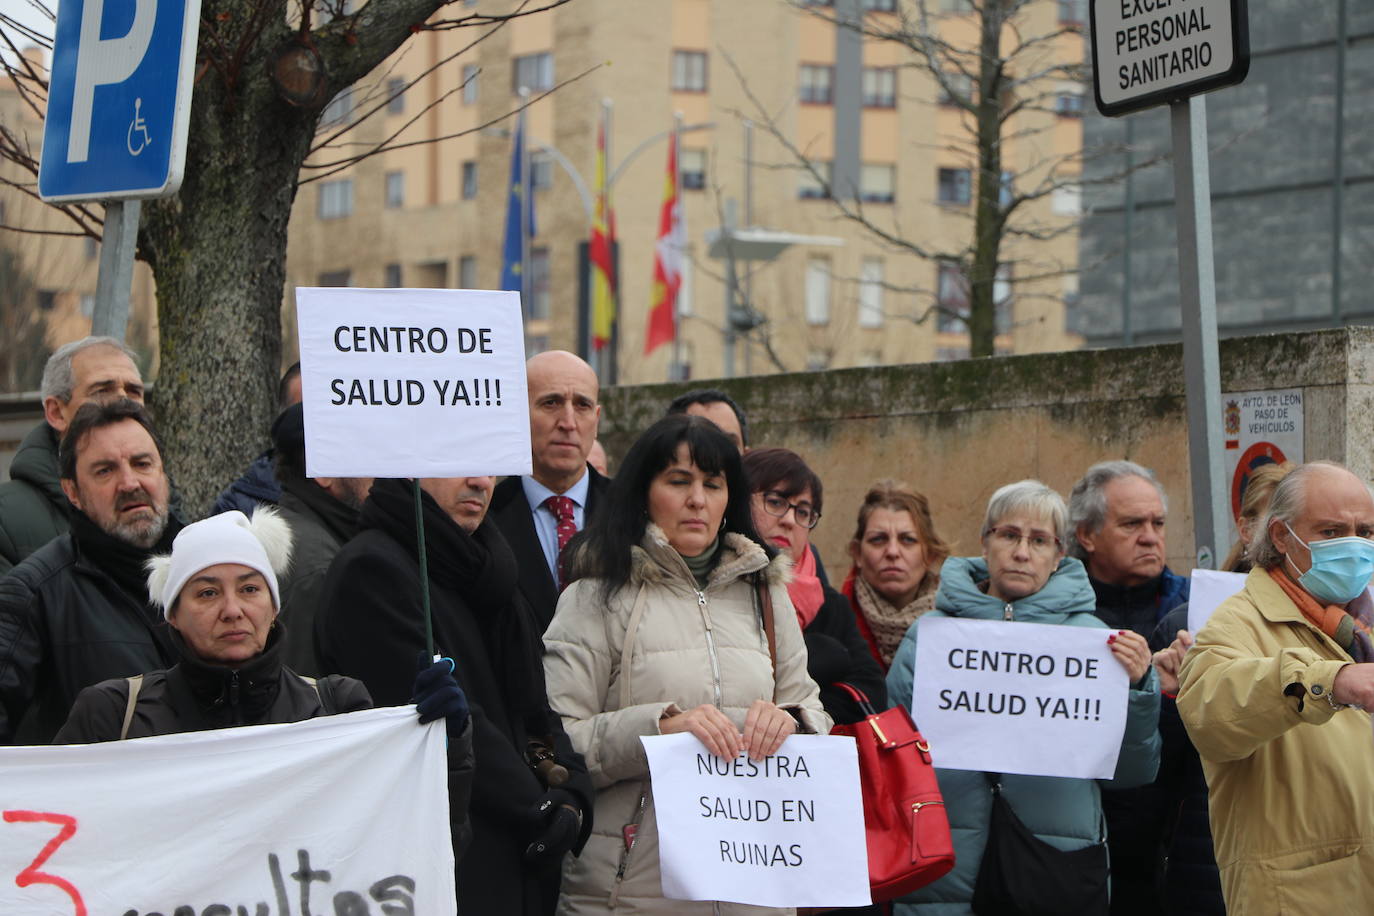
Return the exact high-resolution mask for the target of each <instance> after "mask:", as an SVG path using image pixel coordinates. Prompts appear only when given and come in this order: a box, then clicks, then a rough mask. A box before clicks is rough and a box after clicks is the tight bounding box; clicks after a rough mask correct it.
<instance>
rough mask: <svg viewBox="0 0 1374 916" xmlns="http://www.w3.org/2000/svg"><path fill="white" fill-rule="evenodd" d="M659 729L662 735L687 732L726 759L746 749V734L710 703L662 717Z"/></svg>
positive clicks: (709, 749) (730, 758)
mask: <svg viewBox="0 0 1374 916" xmlns="http://www.w3.org/2000/svg"><path fill="white" fill-rule="evenodd" d="M658 731H659V734H661V735H676V734H679V733H681V732H688V733H690V734H691V735H692V736H693V737H694V738H696V739H697V740H698V741H700V742H701V743H702V744H704V745H706V749H707V750H708V751H710V752H711V753H712V754H715V755H716V756H717V757H724V758H726V759H727V760H733V759H734V758H735V757H738V756H739V754H740V752H741V751H742V750H744V737H743V736H742V735H741V734H740V733H739V729H737V728H735V723H733V722H731V721H730V718H729V717H728V716H727V715H725V713H723V712H721V711H720V710H719V709H717V708H716V707H715V706H712V705H711V704H710V703H702V704H701V705H700V706H698V707H696V708H695V709H689V710H687V711H686V712H680V713H677V714H676V715H672V716H669V717H668V718H666V719H662V720H660V721H659V723H658Z"/></svg>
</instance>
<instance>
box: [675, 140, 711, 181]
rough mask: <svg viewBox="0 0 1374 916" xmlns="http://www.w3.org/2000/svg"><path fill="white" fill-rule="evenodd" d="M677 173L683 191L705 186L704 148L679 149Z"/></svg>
mask: <svg viewBox="0 0 1374 916" xmlns="http://www.w3.org/2000/svg"><path fill="white" fill-rule="evenodd" d="M678 175H679V176H680V177H681V180H682V189H683V190H684V191H700V190H702V189H704V188H705V187H706V150H704V149H684V150H680V151H679V158H678Z"/></svg>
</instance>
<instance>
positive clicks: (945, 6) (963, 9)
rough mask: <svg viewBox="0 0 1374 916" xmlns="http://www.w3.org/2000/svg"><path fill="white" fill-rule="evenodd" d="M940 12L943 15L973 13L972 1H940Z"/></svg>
mask: <svg viewBox="0 0 1374 916" xmlns="http://www.w3.org/2000/svg"><path fill="white" fill-rule="evenodd" d="M940 11H941V12H943V13H971V12H973V0H940Z"/></svg>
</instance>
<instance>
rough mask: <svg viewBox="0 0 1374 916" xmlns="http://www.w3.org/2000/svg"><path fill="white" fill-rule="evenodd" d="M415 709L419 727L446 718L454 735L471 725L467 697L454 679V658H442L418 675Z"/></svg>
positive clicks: (447, 724)
mask: <svg viewBox="0 0 1374 916" xmlns="http://www.w3.org/2000/svg"><path fill="white" fill-rule="evenodd" d="M415 706H416V707H417V708H418V709H419V711H420V724H421V725H423V724H424V723H426V722H433V721H434V720H435V719H446V720H447V721H446V722H445V723H444V724H445V727H446V728H447V729H448V732H449V734H451V735H460V734H462V733H463V729H465V728H467V724H468V698H467V696H466V695H465V694H464V693H463V688H462V687H459V686H458V682H457V681H456V680H454V677H453V659H451V658H441V659H439V660H438V661H437V662H433V663H431V664H429V665H427V666H425V667H424V668H423V669H422V670H421V671H420V673H419V674H417V675H416V676H415Z"/></svg>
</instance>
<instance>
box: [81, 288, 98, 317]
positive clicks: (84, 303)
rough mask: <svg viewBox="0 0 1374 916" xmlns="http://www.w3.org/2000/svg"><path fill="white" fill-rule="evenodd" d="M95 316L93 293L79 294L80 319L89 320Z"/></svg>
mask: <svg viewBox="0 0 1374 916" xmlns="http://www.w3.org/2000/svg"><path fill="white" fill-rule="evenodd" d="M94 314H95V295H94V294H93V293H82V294H81V317H82V318H90V317H91V316H92V315H94Z"/></svg>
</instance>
